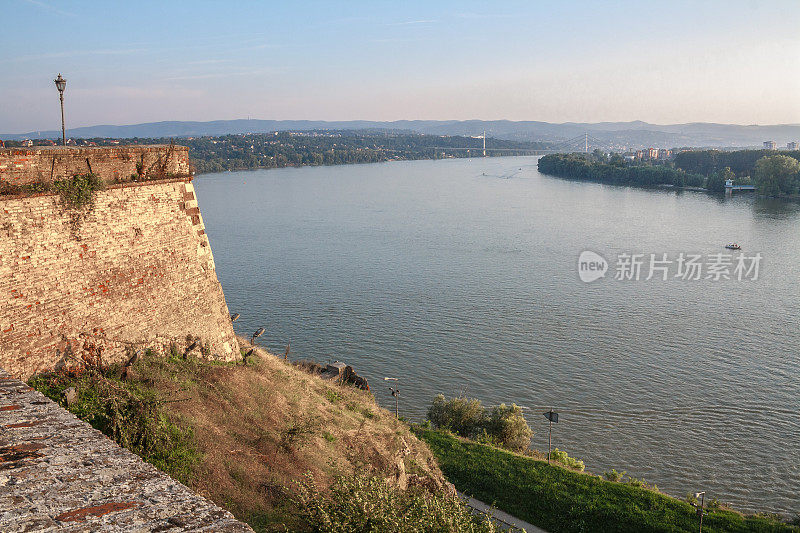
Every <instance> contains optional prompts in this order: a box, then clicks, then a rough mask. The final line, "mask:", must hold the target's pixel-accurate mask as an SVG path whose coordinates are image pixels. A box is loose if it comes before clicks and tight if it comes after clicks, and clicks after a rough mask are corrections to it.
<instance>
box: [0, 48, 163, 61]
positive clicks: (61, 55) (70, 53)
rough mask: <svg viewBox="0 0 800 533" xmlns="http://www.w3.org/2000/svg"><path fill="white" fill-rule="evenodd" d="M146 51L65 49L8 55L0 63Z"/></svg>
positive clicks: (145, 50) (145, 49) (128, 49)
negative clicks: (33, 53) (47, 52)
mask: <svg viewBox="0 0 800 533" xmlns="http://www.w3.org/2000/svg"><path fill="white" fill-rule="evenodd" d="M148 51H149V50H148V49H147V48H127V49H120V50H67V51H64V52H52V53H49V54H38V55H29V56H17V57H10V58H8V59H2V60H0V63H12V62H19V61H38V60H41V59H63V58H65V57H75V56H112V55H128V54H139V53H142V52H148Z"/></svg>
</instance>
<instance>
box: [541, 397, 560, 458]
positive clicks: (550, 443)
mask: <svg viewBox="0 0 800 533" xmlns="http://www.w3.org/2000/svg"><path fill="white" fill-rule="evenodd" d="M544 417H545V418H546V419H548V420H549V421H550V431H549V432H548V435H547V464H550V454H551V453H552V450H553V422H555V423H556V424H558V413H556V412H555V411H553V408H552V407H551V408H550V411H548V412H546V413H544Z"/></svg>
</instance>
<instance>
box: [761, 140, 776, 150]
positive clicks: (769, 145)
mask: <svg viewBox="0 0 800 533" xmlns="http://www.w3.org/2000/svg"><path fill="white" fill-rule="evenodd" d="M777 149H778V143H776V142H775V141H764V150H777Z"/></svg>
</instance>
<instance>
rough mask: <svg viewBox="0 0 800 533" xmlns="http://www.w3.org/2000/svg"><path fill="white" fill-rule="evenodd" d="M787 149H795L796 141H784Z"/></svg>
mask: <svg viewBox="0 0 800 533" xmlns="http://www.w3.org/2000/svg"><path fill="white" fill-rule="evenodd" d="M786 149H787V150H797V141H789V142H788V143H786Z"/></svg>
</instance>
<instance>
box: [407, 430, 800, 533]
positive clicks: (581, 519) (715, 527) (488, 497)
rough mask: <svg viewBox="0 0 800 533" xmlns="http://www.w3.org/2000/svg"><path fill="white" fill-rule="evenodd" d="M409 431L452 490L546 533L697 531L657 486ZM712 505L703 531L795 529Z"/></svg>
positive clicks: (690, 512)
mask: <svg viewBox="0 0 800 533" xmlns="http://www.w3.org/2000/svg"><path fill="white" fill-rule="evenodd" d="M413 431H414V433H415V434H416V435H417V436H418V437H419V438H421V439H422V440H423V441H425V442H426V443H427V444H428V446H430V448H431V450H432V451H433V454H434V455H435V456H436V459H437V461H438V462H439V465H440V467H441V468H442V471H443V472H444V474H445V476H446V477H447V479H448V480H449V481H450V482H451V483H453V484H454V485H455V487H456V489H458V490H459V491H462V492H464V493H466V494H469V495H471V496H474V497H475V498H477V499H479V500H482V501H485V502H492V504H493V505H494V506H496V507H497V508H498V509H501V510H503V511H505V512H507V513H509V514H511V515H513V516H516V517H518V518H520V519H522V520H525V521H527V522H530V523H531V524H534V525H536V526H538V527H541V528H543V529H545V530H547V531H549V532H550V533H566V532H577V531H619V532H622V531H631V532H633V531H636V532H665V531H672V532H678V531H681V532H683V531H685V532H687V533H690V532H694V531H697V527H698V518H697V516H696V514H695V513H696V510H695V507H693V506H692V505H690V504H689V503H687V502H685V501H681V500H678V499H676V498H672V497H670V496H667V495H665V494H662V493H660V492H658V491H657V490H653V489H649V488H644V487H641V486H637V484H632V483H624V482H614V481H607V480H604V479H601V478H600V477H599V476H596V475H592V474H588V473H582V472H576V471H572V470H568V469H566V468H563V467H560V466H551V465H548V464H547V462H546V461H541V460H537V459H534V458H531V457H527V456H524V455H519V454H515V453H513V452H509V451H506V450H501V449H499V448H494V447H492V446H488V445H484V444H478V443H476V442H472V441H469V440H467V439H463V438H460V437H456V436H454V435H452V434H450V433H448V432H444V431H440V430H432V429H425V428H422V427H420V426H414V428H413ZM708 503H709V501H708V500H707V501H706V504H707V505H708ZM709 507H710V508H709V510H708V514H707V515H706V516H705V517H704V518H703V530H704V531H708V532H719V533H723V532H742V533H745V532H775V533H797V532H798V531H800V527H797V526H794V525H790V524H787V523H785V522H781V521H779V520H778V519H776V517H774V516H769V515H750V516H745V515H743V514H741V513H738V512H736V511H733V510H730V509H724V508H721V507H718V506H715V505H714V504H712V505H711V506H709Z"/></svg>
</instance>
